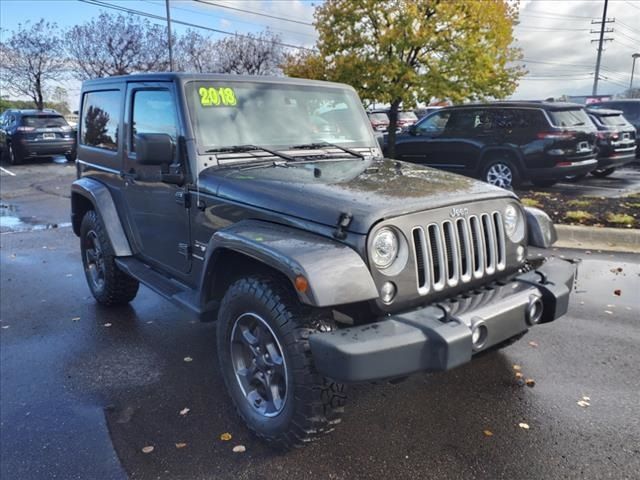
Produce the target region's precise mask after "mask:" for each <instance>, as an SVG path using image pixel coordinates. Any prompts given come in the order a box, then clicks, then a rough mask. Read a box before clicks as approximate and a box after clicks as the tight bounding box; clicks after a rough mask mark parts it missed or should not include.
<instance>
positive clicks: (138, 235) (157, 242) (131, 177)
mask: <svg viewBox="0 0 640 480" xmlns="http://www.w3.org/2000/svg"><path fill="white" fill-rule="evenodd" d="M126 99H127V100H126V102H127V108H126V110H125V123H126V127H125V129H126V132H127V141H126V142H125V143H126V146H125V155H124V166H123V176H124V178H125V182H124V188H123V196H124V201H125V202H126V204H127V209H126V210H127V212H128V215H129V222H128V223H129V228H130V230H131V233H132V235H133V238H134V239H135V241H136V243H137V245H138V246H139V248H140V255H141V257H143V259H144V260H146V261H147V262H149V263H150V264H152V265H155V266H157V267H159V268H160V269H166V270H169V271H171V272H172V273H175V274H180V273H186V272H188V271H189V269H190V266H191V255H190V248H189V245H190V238H189V235H190V233H189V211H188V209H187V207H188V202H185V199H186V195H185V190H184V187H180V186H178V185H175V184H171V183H165V182H163V181H162V171H163V170H165V171H166V170H167V166H166V165H163V166H160V165H141V164H140V163H138V162H137V161H136V151H135V136H136V135H137V134H142V133H165V134H168V135H169V136H171V138H172V139H173V141H174V145H176V148H175V149H174V160H173V161H174V164H176V163H180V162H186V161H187V160H186V159H185V158H181V157H180V150H179V149H178V148H177V145H178V135H179V131H180V129H179V120H178V115H177V109H176V102H175V94H174V89H173V85H172V84H171V83H169V82H154V83H146V82H145V83H141V84H137V83H134V84H129V85H128V87H127V96H126Z"/></svg>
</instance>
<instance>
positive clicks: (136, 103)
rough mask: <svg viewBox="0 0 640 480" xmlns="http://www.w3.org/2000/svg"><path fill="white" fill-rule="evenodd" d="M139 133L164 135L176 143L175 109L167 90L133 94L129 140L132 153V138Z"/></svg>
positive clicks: (140, 91) (141, 91) (142, 91)
mask: <svg viewBox="0 0 640 480" xmlns="http://www.w3.org/2000/svg"><path fill="white" fill-rule="evenodd" d="M140 133H166V134H167V135H169V136H170V137H171V138H172V139H173V141H174V142H175V141H176V139H177V137H178V127H177V121H176V108H175V104H174V100H173V95H172V94H171V92H170V91H169V90H138V91H136V92H135V93H134V96H133V113H132V119H131V138H130V139H129V140H130V143H129V145H131V151H132V152H133V151H135V142H134V141H133V137H134V136H135V135H137V134H140Z"/></svg>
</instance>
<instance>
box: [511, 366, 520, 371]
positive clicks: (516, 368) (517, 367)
mask: <svg viewBox="0 0 640 480" xmlns="http://www.w3.org/2000/svg"><path fill="white" fill-rule="evenodd" d="M513 369H514V370H516V371H517V370H522V367H521V366H520V365H514V366H513Z"/></svg>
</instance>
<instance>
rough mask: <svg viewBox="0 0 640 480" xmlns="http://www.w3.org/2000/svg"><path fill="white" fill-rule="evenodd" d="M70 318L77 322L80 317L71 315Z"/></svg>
mask: <svg viewBox="0 0 640 480" xmlns="http://www.w3.org/2000/svg"><path fill="white" fill-rule="evenodd" d="M71 320H72V321H74V322H77V321H78V320H80V317H73V318H72V319H71Z"/></svg>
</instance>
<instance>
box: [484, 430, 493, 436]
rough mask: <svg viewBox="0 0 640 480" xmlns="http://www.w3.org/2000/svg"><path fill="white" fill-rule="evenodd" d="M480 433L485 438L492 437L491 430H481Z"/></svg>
mask: <svg viewBox="0 0 640 480" xmlns="http://www.w3.org/2000/svg"><path fill="white" fill-rule="evenodd" d="M482 433H484V436H485V437H493V432H492V431H491V430H483V431H482Z"/></svg>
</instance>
